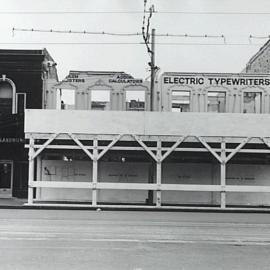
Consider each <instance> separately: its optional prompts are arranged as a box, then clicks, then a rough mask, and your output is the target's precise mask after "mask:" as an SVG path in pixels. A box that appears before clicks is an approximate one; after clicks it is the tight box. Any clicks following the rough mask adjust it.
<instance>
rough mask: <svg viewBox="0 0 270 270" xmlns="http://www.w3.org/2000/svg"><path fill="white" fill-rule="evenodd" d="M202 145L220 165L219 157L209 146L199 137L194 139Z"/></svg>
mask: <svg viewBox="0 0 270 270" xmlns="http://www.w3.org/2000/svg"><path fill="white" fill-rule="evenodd" d="M196 138H197V139H198V140H199V141H200V142H201V143H202V144H203V146H204V147H205V148H206V149H207V150H208V151H209V152H210V153H211V154H212V155H213V156H214V157H215V158H216V159H217V160H218V161H219V162H220V163H222V162H223V161H222V159H221V157H220V156H219V155H218V154H217V153H216V152H215V151H214V150H213V149H212V148H211V146H210V145H209V144H208V143H207V142H206V141H205V140H204V139H203V138H201V137H196Z"/></svg>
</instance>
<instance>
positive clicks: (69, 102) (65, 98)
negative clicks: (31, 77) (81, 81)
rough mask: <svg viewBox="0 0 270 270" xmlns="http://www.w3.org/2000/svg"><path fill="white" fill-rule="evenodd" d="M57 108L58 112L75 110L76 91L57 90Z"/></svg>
mask: <svg viewBox="0 0 270 270" xmlns="http://www.w3.org/2000/svg"><path fill="white" fill-rule="evenodd" d="M56 108H57V109H58V110H74V109H75V90H74V89H57V92H56Z"/></svg>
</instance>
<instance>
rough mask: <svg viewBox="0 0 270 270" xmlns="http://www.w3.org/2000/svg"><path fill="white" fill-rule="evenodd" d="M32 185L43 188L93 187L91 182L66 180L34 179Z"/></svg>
mask: <svg viewBox="0 0 270 270" xmlns="http://www.w3.org/2000/svg"><path fill="white" fill-rule="evenodd" d="M29 186H30V187H41V188H88V189H92V188H93V183H91V182H66V181H34V182H32V183H30V184H29Z"/></svg>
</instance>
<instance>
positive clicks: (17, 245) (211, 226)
mask: <svg viewBox="0 0 270 270" xmlns="http://www.w3.org/2000/svg"><path fill="white" fill-rule="evenodd" d="M0 269H1V270H2V269H3V270H9V269H10V270H11V269H12V270H24V269H25V270H26V269H27V270H31V269H38V270H43V269H46V270H48V269H49V270H54V269H57V270H58V269H61V270H62V269H63V270H64V269H65V270H66V269H83V270H85V269H91V270H99V269H104V270H105V269H106V270H107V269H109V270H110V269H115V270H116V269H117V270H119V269H123V270H129V269H130V270H135V269H136V270H139V269H141V270H149V269H151V270H152V269H153V270H157V269H169V270H171V269H172V270H174V269H177V270H181V269H184V270H186V269H196V270H197V269H200V270H201V269H207V270H208V269H215V270H218V269H239V270H240V269H241V270H242V269H245V270H248V269H252V270H253V269H260V270H263V269H267V270H269V269H270V214H239V213H238V214H236V213H235V214H232V213H183V212H139V211H137V212H136V211H134V212H128V211H99V212H97V211H78V210H76V211H74V210H73V211H72V210H22V209H20V210H14V209H9V210H3V209H2V210H0Z"/></svg>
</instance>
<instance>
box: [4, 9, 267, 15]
mask: <svg viewBox="0 0 270 270" xmlns="http://www.w3.org/2000/svg"><path fill="white" fill-rule="evenodd" d="M145 13H150V12H149V11H146V12H145ZM153 13H155V14H182V15H270V12H238V11H236V12H226V11H169V10H168V11H158V10H155V11H154V12H153ZM65 14H67V15H72V14H75V15H76V14H78V15H79V14H144V12H143V11H130V10H128V11H0V15H65Z"/></svg>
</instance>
